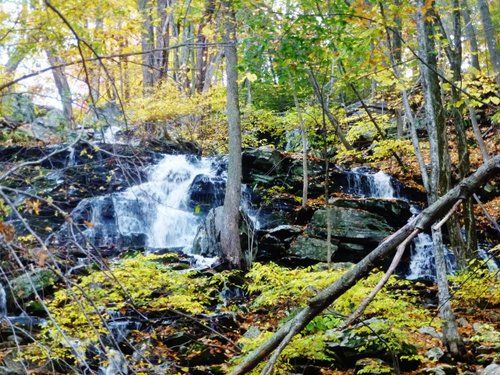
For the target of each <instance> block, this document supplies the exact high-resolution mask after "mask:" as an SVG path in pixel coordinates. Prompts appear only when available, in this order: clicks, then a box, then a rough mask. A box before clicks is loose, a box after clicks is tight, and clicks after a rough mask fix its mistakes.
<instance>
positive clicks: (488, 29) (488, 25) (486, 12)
mask: <svg viewBox="0 0 500 375" xmlns="http://www.w3.org/2000/svg"><path fill="white" fill-rule="evenodd" d="M477 4H478V6H479V14H480V15H481V22H482V23H483V29H484V36H485V38H486V44H487V45H488V51H489V53H490V61H491V66H492V68H493V71H494V72H495V75H496V81H497V84H498V85H499V86H500V54H499V52H498V48H497V42H496V39H495V35H496V32H495V28H494V27H493V22H492V21H491V14H490V9H489V8H488V2H487V1H486V0H477Z"/></svg>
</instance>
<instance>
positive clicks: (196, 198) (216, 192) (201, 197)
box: [188, 174, 226, 213]
mask: <svg viewBox="0 0 500 375" xmlns="http://www.w3.org/2000/svg"><path fill="white" fill-rule="evenodd" d="M225 189H226V182H225V180H224V178H222V177H216V178H213V177H210V176H207V175H202V174H200V175H198V176H196V177H195V178H194V180H193V182H192V183H191V186H190V188H189V192H188V202H189V203H188V205H189V207H190V208H192V209H193V210H197V211H199V212H204V213H207V212H208V210H210V209H211V208H212V207H217V206H221V205H222V204H223V203H224V192H225Z"/></svg>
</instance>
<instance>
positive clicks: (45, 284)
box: [6, 268, 59, 310]
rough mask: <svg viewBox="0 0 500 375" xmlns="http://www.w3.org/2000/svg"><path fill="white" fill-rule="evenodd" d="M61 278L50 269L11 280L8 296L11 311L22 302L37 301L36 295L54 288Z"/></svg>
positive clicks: (25, 274) (40, 269) (28, 273)
mask: <svg viewBox="0 0 500 375" xmlns="http://www.w3.org/2000/svg"><path fill="white" fill-rule="evenodd" d="M58 279H59V278H58V277H57V275H56V274H55V273H54V272H52V271H51V270H48V269H43V268H36V269H34V270H33V271H30V272H27V273H24V274H22V275H19V276H17V277H16V278H14V279H12V280H10V282H9V290H8V292H7V293H6V294H7V305H8V306H9V310H11V309H15V308H16V307H17V306H19V305H18V304H19V303H20V302H28V301H36V295H37V294H38V295H40V294H41V293H42V292H43V291H45V290H47V289H48V288H50V287H52V286H53V285H54V284H55V283H56V282H57V280H58Z"/></svg>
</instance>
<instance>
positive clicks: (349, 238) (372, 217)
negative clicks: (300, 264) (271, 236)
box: [290, 206, 394, 262]
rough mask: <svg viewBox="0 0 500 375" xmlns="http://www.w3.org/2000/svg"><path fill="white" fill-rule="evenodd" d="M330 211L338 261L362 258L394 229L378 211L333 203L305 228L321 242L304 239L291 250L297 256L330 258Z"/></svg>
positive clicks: (334, 254) (335, 254) (308, 234)
mask: <svg viewBox="0 0 500 375" xmlns="http://www.w3.org/2000/svg"><path fill="white" fill-rule="evenodd" d="M327 214H329V215H330V222H331V228H330V230H331V241H332V245H333V246H332V248H333V249H335V251H334V252H333V249H332V252H333V258H332V261H334V262H358V261H360V260H361V259H363V258H364V257H365V256H366V255H367V254H368V253H369V252H370V251H372V250H373V249H374V248H375V247H376V246H377V244H378V243H379V242H380V241H382V240H383V239H384V238H385V237H387V236H388V235H389V234H391V233H392V232H393V231H394V228H393V227H392V226H391V225H389V224H388V223H387V221H386V220H385V219H384V217H382V216H381V215H378V214H376V213H372V212H369V211H365V210H360V209H355V208H349V207H335V206H333V207H332V206H331V207H329V208H328V210H327V209H320V210H317V211H316V212H315V213H314V214H313V216H312V219H311V222H310V223H309V225H308V226H307V229H306V231H305V234H306V235H307V236H309V237H312V238H316V239H318V240H319V241H315V240H313V239H312V238H309V239H301V240H300V241H297V242H296V243H295V246H293V247H292V249H291V250H290V251H293V252H294V253H295V255H300V254H305V255H307V256H308V257H309V258H311V259H317V260H323V259H326V241H325V240H326V239H327V232H328V229H327ZM308 247H310V248H309V249H308ZM313 256H314V258H313Z"/></svg>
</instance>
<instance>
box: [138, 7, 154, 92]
mask: <svg viewBox="0 0 500 375" xmlns="http://www.w3.org/2000/svg"><path fill="white" fill-rule="evenodd" d="M138 5H139V12H140V13H141V16H142V35H141V47H142V52H143V54H142V85H143V90H144V94H145V95H148V94H150V93H151V89H152V87H153V85H154V74H153V69H154V67H155V63H154V53H153V52H146V51H151V50H152V49H153V48H154V27H153V16H152V14H151V12H152V7H151V2H150V0H138Z"/></svg>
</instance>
